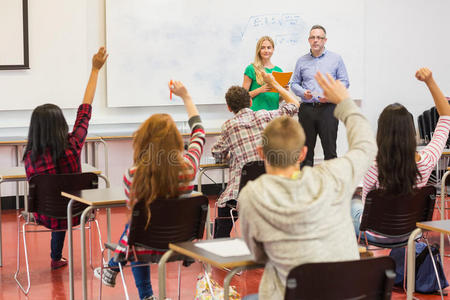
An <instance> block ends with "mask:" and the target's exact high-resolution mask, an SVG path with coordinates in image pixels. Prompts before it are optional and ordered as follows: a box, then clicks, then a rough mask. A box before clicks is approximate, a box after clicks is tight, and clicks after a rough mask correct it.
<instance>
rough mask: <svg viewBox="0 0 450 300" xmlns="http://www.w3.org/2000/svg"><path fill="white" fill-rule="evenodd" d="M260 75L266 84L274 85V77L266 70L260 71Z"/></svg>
mask: <svg viewBox="0 0 450 300" xmlns="http://www.w3.org/2000/svg"><path fill="white" fill-rule="evenodd" d="M261 74H262V77H263V79H264V82H265V83H267V84H268V85H271V86H274V85H275V84H276V83H277V81H276V80H275V77H273V75H272V74H269V73H266V72H262V73H261Z"/></svg>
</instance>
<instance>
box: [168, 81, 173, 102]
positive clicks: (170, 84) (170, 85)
mask: <svg viewBox="0 0 450 300" xmlns="http://www.w3.org/2000/svg"><path fill="white" fill-rule="evenodd" d="M172 83H173V81H172V80H170V82H169V87H170V88H169V90H170V100H172Z"/></svg>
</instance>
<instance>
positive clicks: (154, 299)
mask: <svg viewBox="0 0 450 300" xmlns="http://www.w3.org/2000/svg"><path fill="white" fill-rule="evenodd" d="M166 299H168V298H166ZM144 300H158V297H156V296H155V295H151V296H150V297H145V298H144Z"/></svg>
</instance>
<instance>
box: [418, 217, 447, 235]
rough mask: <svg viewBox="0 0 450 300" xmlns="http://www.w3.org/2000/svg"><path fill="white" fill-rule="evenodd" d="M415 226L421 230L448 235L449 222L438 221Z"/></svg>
mask: <svg viewBox="0 0 450 300" xmlns="http://www.w3.org/2000/svg"><path fill="white" fill-rule="evenodd" d="M416 226H417V227H419V228H422V229H426V230H430V231H435V232H440V233H446V234H450V220H438V221H428V222H420V223H416Z"/></svg>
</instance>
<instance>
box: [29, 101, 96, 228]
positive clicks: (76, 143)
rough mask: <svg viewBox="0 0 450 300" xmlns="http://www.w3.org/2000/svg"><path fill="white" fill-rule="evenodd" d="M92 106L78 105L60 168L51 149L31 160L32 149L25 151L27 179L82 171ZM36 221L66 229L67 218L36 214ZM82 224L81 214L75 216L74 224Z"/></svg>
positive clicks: (49, 226)
mask: <svg viewBox="0 0 450 300" xmlns="http://www.w3.org/2000/svg"><path fill="white" fill-rule="evenodd" d="M91 111H92V107H91V105H90V104H81V105H80V106H79V107H78V112H77V119H76V121H75V125H74V126H73V131H72V132H71V133H69V134H68V135H67V139H68V145H67V148H66V150H65V152H64V155H63V157H62V158H61V159H60V160H59V162H58V164H59V168H57V166H55V164H54V163H53V160H52V157H51V154H50V151H49V149H46V151H45V153H44V154H43V155H40V156H38V157H37V158H36V160H35V161H31V150H30V151H28V152H27V153H25V156H24V160H23V161H24V164H25V172H26V174H27V179H30V178H31V177H32V176H34V175H38V174H64V173H79V172H81V161H80V154H81V149H82V148H83V145H84V141H85V139H86V135H87V131H88V126H89V120H90V119H91ZM34 217H35V219H36V221H37V222H38V223H39V224H42V225H44V226H45V227H47V228H51V229H66V228H67V220H66V219H55V218H50V217H48V216H44V215H39V214H37V213H35V214H34ZM78 224H80V216H76V217H74V218H73V225H74V226H75V225H78Z"/></svg>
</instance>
